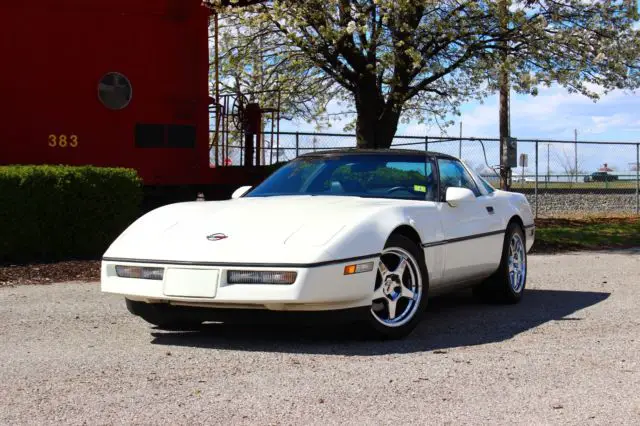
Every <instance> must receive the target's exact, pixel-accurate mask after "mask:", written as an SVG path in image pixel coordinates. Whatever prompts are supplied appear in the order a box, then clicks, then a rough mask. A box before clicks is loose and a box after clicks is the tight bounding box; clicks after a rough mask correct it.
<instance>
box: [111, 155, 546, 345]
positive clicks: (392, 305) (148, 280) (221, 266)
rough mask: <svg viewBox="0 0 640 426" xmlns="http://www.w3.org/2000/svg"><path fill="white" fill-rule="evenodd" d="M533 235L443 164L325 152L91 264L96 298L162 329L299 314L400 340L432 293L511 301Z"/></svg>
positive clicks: (491, 195) (151, 218)
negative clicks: (467, 292) (121, 301)
mask: <svg viewBox="0 0 640 426" xmlns="http://www.w3.org/2000/svg"><path fill="white" fill-rule="evenodd" d="M534 234H535V226H534V221H533V215H532V212H531V208H530V206H529V204H528V202H527V200H526V198H525V197H524V196H523V195H521V194H518V193H510V192H503V191H500V190H496V189H494V188H493V187H491V186H490V185H489V184H488V183H487V182H486V181H484V180H483V179H481V178H480V177H479V176H477V175H476V174H475V173H474V172H473V171H472V170H470V169H468V168H467V167H466V166H465V165H464V164H463V163H462V162H460V161H459V160H458V159H456V158H454V157H450V156H448V155H444V154H439V153H430V152H427V153H425V152H423V151H407V150H375V151H364V150H352V149H348V150H339V151H329V152H323V153H314V154H308V155H303V156H301V157H298V158H297V159H296V160H294V161H292V162H290V163H288V164H287V165H285V166H283V167H282V168H280V169H279V170H278V171H276V172H275V173H273V174H272V175H271V176H270V177H268V178H267V179H266V180H265V181H264V182H262V183H261V184H260V185H258V186H257V187H255V188H253V189H251V188H249V187H243V188H240V189H238V190H237V191H236V192H235V193H234V194H233V196H232V199H230V200H223V201H205V202H202V201H193V202H185V203H177V204H171V205H168V206H164V207H161V208H158V209H156V210H154V211H152V212H149V213H147V214H146V215H144V216H142V217H141V218H140V219H138V220H137V221H136V222H135V223H133V224H132V225H131V226H130V227H129V228H128V229H127V230H125V232H123V233H122V235H120V236H119V237H118V238H117V239H116V240H115V241H114V242H113V244H112V245H111V246H110V247H109V248H108V250H107V251H106V253H105V254H104V257H103V261H102V271H101V289H102V291H103V292H106V293H114V294H119V295H122V296H124V298H125V300H126V305H127V308H128V309H129V311H130V312H131V313H132V314H134V315H138V316H140V317H142V318H143V319H144V320H146V321H147V322H149V323H151V324H154V325H156V326H159V327H164V328H172V329H182V328H184V329H189V328H192V327H197V326H199V325H200V324H202V323H203V322H207V321H227V320H235V319H244V320H248V321H255V322H260V321H262V320H263V318H264V317H265V316H266V317H269V316H270V315H280V316H285V317H286V318H288V317H289V316H291V317H292V318H291V320H292V321H295V320H296V319H295V315H300V316H318V317H321V318H330V319H337V318H340V319H342V318H345V317H346V318H348V319H350V320H354V321H356V322H358V323H359V324H362V325H365V326H366V328H367V329H368V330H369V331H371V332H373V333H374V334H376V335H378V336H381V337H387V338H400V337H404V336H406V335H407V334H409V333H410V332H411V331H412V330H413V329H414V327H415V326H416V325H417V323H418V322H419V321H420V318H421V315H422V313H423V312H424V311H425V308H426V305H427V300H428V298H429V297H430V296H432V295H435V294H439V293H442V292H447V291H452V290H454V289H459V288H461V287H473V288H474V293H475V294H477V295H479V296H482V297H483V298H485V299H491V300H497V301H501V302H506V303H516V302H518V301H519V300H520V299H521V298H522V295H523V291H524V288H525V284H526V280H527V252H528V251H529V250H530V249H531V246H532V245H533V242H534Z"/></svg>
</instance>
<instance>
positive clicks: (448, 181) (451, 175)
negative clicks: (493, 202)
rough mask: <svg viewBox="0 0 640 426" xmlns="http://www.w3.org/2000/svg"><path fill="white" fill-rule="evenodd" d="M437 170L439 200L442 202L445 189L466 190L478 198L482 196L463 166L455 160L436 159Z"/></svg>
mask: <svg viewBox="0 0 640 426" xmlns="http://www.w3.org/2000/svg"><path fill="white" fill-rule="evenodd" d="M438 168H439V170H440V199H441V200H444V198H445V195H446V193H447V188H449V187H451V186H453V187H460V188H468V189H470V190H471V191H473V193H474V194H475V195H476V197H479V196H480V195H482V194H481V193H480V190H479V189H478V187H477V185H476V183H475V182H474V181H473V178H472V177H471V176H470V175H469V173H468V172H467V170H466V169H465V168H464V166H463V165H462V164H461V163H460V162H459V161H456V160H449V159H445V158H439V159H438Z"/></svg>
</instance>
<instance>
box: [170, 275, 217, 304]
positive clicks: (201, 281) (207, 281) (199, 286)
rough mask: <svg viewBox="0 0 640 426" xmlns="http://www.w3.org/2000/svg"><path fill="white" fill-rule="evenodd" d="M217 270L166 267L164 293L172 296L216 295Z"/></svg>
mask: <svg viewBox="0 0 640 426" xmlns="http://www.w3.org/2000/svg"><path fill="white" fill-rule="evenodd" d="M218 275H219V271H218V270H215V269H214V270H211V269H179V268H176V269H168V270H167V271H166V274H165V279H164V295H165V296H173V297H216V290H217V288H218Z"/></svg>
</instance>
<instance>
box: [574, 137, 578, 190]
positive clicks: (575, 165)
mask: <svg viewBox="0 0 640 426" xmlns="http://www.w3.org/2000/svg"><path fill="white" fill-rule="evenodd" d="M573 138H574V141H575V143H574V150H573V157H574V159H573V160H574V169H573V173H574V175H575V177H576V183H578V129H573Z"/></svg>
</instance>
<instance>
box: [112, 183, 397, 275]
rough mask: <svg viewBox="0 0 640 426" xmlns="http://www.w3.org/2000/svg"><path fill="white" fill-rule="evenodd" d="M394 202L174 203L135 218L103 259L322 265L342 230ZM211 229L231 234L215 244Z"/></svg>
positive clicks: (307, 198) (270, 199) (295, 198)
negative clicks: (136, 219) (333, 240)
mask: <svg viewBox="0 0 640 426" xmlns="http://www.w3.org/2000/svg"><path fill="white" fill-rule="evenodd" d="M393 202H394V201H392V200H383V199H367V198H359V197H334V196H279V197H248V198H240V199H236V200H225V201H209V202H188V203H179V204H173V205H169V206H165V207H162V208H160V209H157V210H155V211H153V212H150V213H148V214H147V215H145V216H143V217H142V218H140V219H139V220H138V221H136V223H134V224H133V225H132V226H131V227H129V229H127V230H126V231H125V232H124V233H123V234H122V235H121V236H120V237H119V238H118V239H116V241H115V242H114V243H113V244H112V245H111V247H109V249H108V250H107V252H106V253H105V257H112V258H127V259H142V260H167V261H179V262H220V263H313V262H323V261H327V260H332V259H335V253H332V252H331V248H330V244H329V243H330V241H331V240H332V239H333V238H334V237H335V236H336V235H337V234H338V233H340V232H342V231H346V230H347V229H349V228H351V227H352V226H353V225H354V224H355V223H357V221H359V220H363V219H364V218H366V216H369V215H372V214H375V212H376V211H377V210H378V209H380V208H384V207H385V206H389V205H391V203H393ZM396 202H397V201H396ZM213 234H223V235H224V236H225V238H222V239H219V240H217V241H211V240H209V239H208V238H207V237H209V236H212V235H213ZM372 252H375V249H373V248H372ZM362 254H365V253H362Z"/></svg>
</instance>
